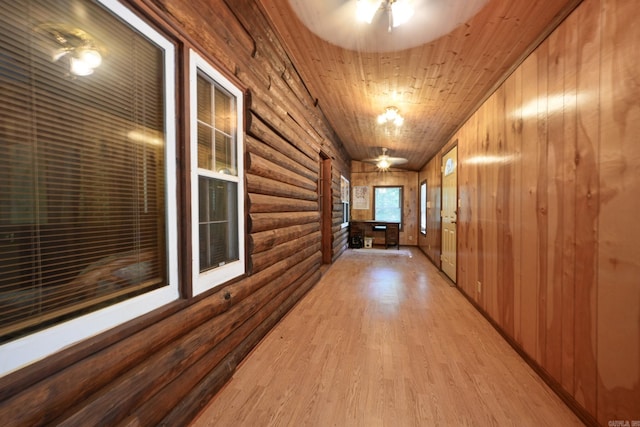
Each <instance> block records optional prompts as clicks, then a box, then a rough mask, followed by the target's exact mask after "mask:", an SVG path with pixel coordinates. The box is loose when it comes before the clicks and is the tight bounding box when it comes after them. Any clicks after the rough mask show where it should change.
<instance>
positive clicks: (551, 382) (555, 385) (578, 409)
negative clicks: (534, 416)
mask: <svg viewBox="0 0 640 427" xmlns="http://www.w3.org/2000/svg"><path fill="white" fill-rule="evenodd" d="M456 288H457V289H458V291H459V292H460V293H461V294H462V295H463V296H464V297H465V298H466V299H467V301H469V302H470V303H471V305H472V306H473V307H475V309H476V310H478V312H480V314H482V316H483V317H484V318H485V319H487V321H488V322H489V323H490V324H491V326H493V328H494V329H495V330H496V331H498V333H499V334H500V336H502V338H504V340H505V341H506V342H507V343H509V345H510V346H511V347H512V348H513V349H514V350H515V351H516V352H517V353H518V354H519V355H520V357H522V359H523V360H524V361H525V362H526V363H527V365H529V366H530V367H531V369H533V370H534V371H535V373H536V374H538V376H539V377H540V378H542V380H543V381H544V382H545V383H546V384H547V385H548V386H549V388H551V390H553V392H554V393H555V394H557V395H558V397H560V399H562V401H563V402H564V403H565V404H566V405H567V406H568V407H569V409H571V410H572V411H573V413H575V414H576V416H577V417H578V418H580V421H582V422H583V423H585V425H587V426H593V427H597V426H599V424H598V421H597V420H596V419H595V418H594V417H593V415H591V414H590V413H589V412H587V410H586V409H584V408H583V407H582V405H580V404H579V403H578V402H577V401H576V400H575V399H574V398H573V396H571V395H570V394H569V393H568V392H567V391H566V390H565V389H564V388H562V385H561V384H560V383H559V382H558V381H557V380H556V379H555V378H553V377H552V376H551V375H549V373H547V371H545V370H544V368H542V366H540V365H539V364H538V362H536V361H535V360H534V359H533V358H532V357H531V356H529V354H528V353H526V352H525V351H524V350H523V349H522V347H520V345H519V344H518V343H517V342H516V341H515V340H514V339H513V338H512V337H511V336H509V335H507V333H506V332H505V331H504V330H503V329H502V328H501V327H500V325H499V324H498V323H497V322H496V321H495V320H494V319H493V318H492V317H491V316H489V314H488V313H487V312H486V311H485V310H484V309H483V308H482V307H480V305H478V303H477V302H476V301H474V300H473V299H472V298H471V297H470V296H469V295H467V293H466V292H464V291H463V290H462V289H461V288H460V287H459V286H456Z"/></svg>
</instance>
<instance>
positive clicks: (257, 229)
mask: <svg viewBox="0 0 640 427" xmlns="http://www.w3.org/2000/svg"><path fill="white" fill-rule="evenodd" d="M131 5H132V7H134V8H135V9H137V10H138V12H140V13H143V14H145V15H147V16H148V17H150V20H151V21H152V22H154V23H156V24H157V25H158V26H159V27H160V28H161V29H162V30H164V31H165V32H166V33H167V34H168V35H169V36H171V37H172V38H174V40H175V41H176V44H177V46H178V49H179V52H180V55H179V57H182V58H185V57H186V56H187V55H186V53H187V48H188V47H190V46H192V45H193V46H200V48H201V51H202V52H201V53H203V54H205V55H206V56H208V57H209V58H210V59H211V60H213V61H216V62H217V65H219V66H221V67H222V68H223V69H224V70H223V71H225V72H227V73H229V74H233V75H234V76H235V77H236V78H237V79H238V80H239V81H240V82H241V84H243V85H244V86H245V87H246V88H247V89H248V93H249V94H250V97H248V99H247V111H246V119H247V120H246V153H245V154H246V171H247V174H246V187H247V191H248V195H247V199H246V204H247V207H248V212H247V218H246V222H247V224H246V227H247V233H248V234H247V236H248V242H247V243H248V244H247V246H248V248H249V249H248V250H249V262H248V267H247V268H248V273H247V277H245V278H242V279H239V280H235V281H233V282H232V283H229V284H226V285H224V286H222V287H221V288H218V289H217V290H215V291H214V292H211V293H209V294H205V295H203V296H201V297H198V298H197V299H185V300H180V301H177V302H175V303H174V304H171V305H170V306H168V307H165V308H163V309H161V310H158V311H156V312H154V313H150V314H149V315H147V316H144V317H143V318H141V319H138V320H136V321H134V322H130V323H128V324H125V325H123V326H121V327H119V328H116V329H114V330H112V331H109V332H108V333H106V334H103V335H100V336H98V337H96V338H93V339H91V340H88V341H86V342H83V343H81V344H79V345H77V346H75V347H74V348H71V349H68V350H65V351H63V352H61V353H59V354H57V355H54V356H52V357H50V358H48V359H47V360H44V361H42V362H38V363H35V364H34V365H32V366H29V367H27V368H24V369H22V370H20V371H17V372H15V373H13V374H10V375H8V376H5V377H3V378H0V419H1V420H2V421H3V422H4V423H5V424H7V425H42V424H64V425H115V424H120V423H123V424H129V425H158V424H164V425H185V424H186V423H187V422H188V421H189V420H190V419H191V418H192V417H193V416H194V415H195V414H197V412H198V411H199V410H200V409H201V408H202V407H203V406H204V405H205V404H206V403H207V401H208V400H209V399H210V398H211V397H212V396H213V395H214V394H215V393H216V391H217V390H219V389H220V387H222V385H223V384H224V383H225V382H226V381H227V380H228V379H229V378H230V377H231V375H232V374H233V371H234V370H235V368H236V367H237V365H238V364H239V363H240V361H241V360H242V359H243V358H244V357H245V356H246V355H247V354H248V352H249V351H250V350H251V349H252V348H253V347H254V346H255V345H256V344H257V343H258V341H259V340H260V339H261V337H263V336H264V334H266V333H267V332H268V331H269V330H270V329H271V328H272V327H273V325H274V324H275V323H276V322H277V321H278V320H279V319H280V318H281V317H282V316H283V315H284V314H285V313H286V312H287V311H288V310H289V309H290V308H291V307H292V306H293V304H295V303H296V302H297V301H298V300H299V299H300V298H301V297H302V296H303V295H304V293H305V292H306V291H307V290H308V289H309V288H310V287H312V286H313V285H314V284H315V283H316V282H317V280H318V279H319V277H320V272H319V271H320V270H319V268H320V263H321V252H320V250H321V249H320V248H321V246H320V229H319V217H320V214H319V206H318V191H317V184H318V175H319V164H320V152H322V153H323V154H324V155H326V156H328V157H330V158H331V161H332V172H331V179H332V189H333V212H332V214H331V215H332V222H333V228H332V249H333V253H332V257H333V259H335V258H336V257H337V256H339V255H340V253H341V252H342V251H343V250H344V248H345V246H346V242H347V239H348V236H347V229H346V228H345V229H342V228H340V224H339V222H341V209H342V206H341V204H340V203H339V202H340V175H341V174H342V175H344V176H346V177H349V175H350V173H349V172H350V164H349V161H350V159H349V157H348V155H347V154H346V152H345V150H344V148H343V147H342V145H341V143H340V141H339V140H338V138H337V137H336V136H335V134H334V133H333V131H332V130H331V128H330V127H329V126H328V125H327V123H326V121H325V118H324V116H323V114H322V112H321V111H320V110H319V109H318V108H317V107H316V105H315V103H314V99H312V98H311V96H310V95H309V94H308V92H307V90H306V88H305V86H304V84H303V82H302V81H301V79H300V77H299V75H298V74H297V72H296V70H295V68H294V67H293V65H292V64H291V62H290V61H289V58H288V57H287V55H286V54H285V53H284V50H283V48H282V46H281V45H280V44H279V42H278V41H277V38H276V37H275V35H274V33H273V31H272V30H271V28H270V27H269V24H268V23H267V20H266V18H265V16H264V14H263V12H262V11H261V10H260V9H259V7H258V6H257V5H256V3H255V2H253V1H250V0H225V1H223V0H206V1H205V0H194V1H189V2H172V1H164V0H153V1H152V0H132V2H131ZM184 62H186V61H184ZM178 75H181V73H178ZM183 81H184V79H183ZM181 156H184V152H182V154H181ZM181 160H182V164H184V163H185V162H184V158H183V159H181ZM187 187H188V186H186V185H182V188H183V189H185V188H187ZM188 229H189V228H188V225H185V226H183V228H182V230H183V231H185V232H187V231H186V230H188ZM183 255H184V254H183ZM186 258H187V255H184V257H183V260H184V259H186ZM186 264H188V263H186ZM185 276H188V275H185V274H181V277H185Z"/></svg>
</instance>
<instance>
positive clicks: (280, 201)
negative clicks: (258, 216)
mask: <svg viewBox="0 0 640 427" xmlns="http://www.w3.org/2000/svg"><path fill="white" fill-rule="evenodd" d="M248 199H249V201H248V208H249V212H252V213H258V212H261V213H264V212H300V211H317V210H318V202H317V201H310V200H299V199H291V198H287V197H277V196H266V195H264V194H251V193H250V194H249V197H248Z"/></svg>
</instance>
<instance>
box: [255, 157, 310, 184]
mask: <svg viewBox="0 0 640 427" xmlns="http://www.w3.org/2000/svg"><path fill="white" fill-rule="evenodd" d="M245 168H246V171H247V172H249V173H252V174H254V175H258V176H262V177H264V178H269V179H273V180H276V181H280V182H284V183H286V184H291V185H295V186H296V187H300V188H304V189H307V190H310V191H317V185H316V182H315V181H313V180H311V179H309V178H306V177H304V176H301V175H298V174H297V173H295V172H294V171H292V170H290V169H286V168H283V167H282V166H279V165H277V164H275V163H273V162H270V161H269V160H266V159H263V158H262V157H260V156H259V155H258V154H256V153H251V152H248V153H247V154H246V163H245Z"/></svg>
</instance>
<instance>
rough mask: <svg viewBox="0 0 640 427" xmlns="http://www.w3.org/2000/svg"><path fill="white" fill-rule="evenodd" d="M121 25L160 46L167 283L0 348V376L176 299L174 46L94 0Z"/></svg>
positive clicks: (125, 12)
mask: <svg viewBox="0 0 640 427" xmlns="http://www.w3.org/2000/svg"><path fill="white" fill-rule="evenodd" d="M97 1H98V2H99V3H100V4H102V5H103V6H104V7H105V9H107V10H109V11H111V12H112V13H113V14H114V15H116V16H118V17H119V18H120V19H122V20H123V22H124V23H125V24H128V25H130V26H131V27H132V28H135V29H136V30H137V31H139V32H140V33H142V34H144V35H145V36H146V37H147V38H148V39H149V40H150V41H152V42H153V43H155V44H156V45H157V46H158V47H159V48H161V49H163V50H164V73H165V79H164V90H165V102H164V115H165V118H164V120H165V121H164V129H165V134H164V138H165V144H166V147H165V165H166V166H165V174H166V178H165V200H166V202H165V203H166V212H167V216H166V233H167V248H166V257H167V281H168V284H167V285H166V286H163V287H161V288H158V289H155V290H153V291H150V292H147V293H145V294H142V295H139V296H137V297H134V298H131V299H128V300H125V301H123V302H120V303H117V304H114V305H111V306H109V307H105V308H103V309H100V310H98V311H95V312H92V313H89V314H86V315H84V316H80V317H77V318H75V319H72V320H69V321H67V322H64V323H60V324H58V325H56V326H52V327H50V328H48V329H45V330H42V331H39V332H35V333H33V334H31V335H27V336H25V337H22V338H19V339H16V340H13V341H9V342H8V343H6V344H3V345H2V346H0V377H1V376H4V375H6V374H8V373H10V372H13V371H15V370H18V369H20V368H23V367H25V366H27V365H30V364H32V363H34V362H36V361H38V360H41V359H44V358H46V357H47V356H50V355H52V354H54V353H56V352H58V351H60V350H62V349H63V348H65V347H68V346H71V345H73V344H76V343H78V342H80V341H82V340H85V339H87V338H89V337H92V336H95V335H98V334H100V333H102V332H104V331H107V330H109V329H111V328H113V327H115V326H118V325H121V324H123V323H125V322H128V321H130V320H133V319H135V318H136V317H140V316H142V315H143V314H146V313H149V312H150V311H152V310H154V309H156V308H159V307H161V306H163V305H166V304H168V303H169V302H171V301H175V300H176V299H178V298H179V297H180V292H179V287H178V258H177V252H178V250H177V248H178V238H177V236H178V227H177V217H178V215H177V205H176V202H177V198H176V167H175V158H176V157H175V156H176V152H175V147H176V126H175V117H176V114H175V48H174V45H173V44H172V43H171V42H170V41H169V40H168V39H167V38H166V37H164V36H163V35H162V34H160V33H159V32H157V31H156V30H155V29H153V28H152V27H151V26H150V25H149V24H147V23H146V22H145V21H143V20H142V19H141V18H139V17H138V16H137V15H136V14H134V13H133V12H132V11H131V10H129V9H128V8H127V7H125V6H123V5H122V4H120V3H119V2H117V1H115V0H97Z"/></svg>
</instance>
